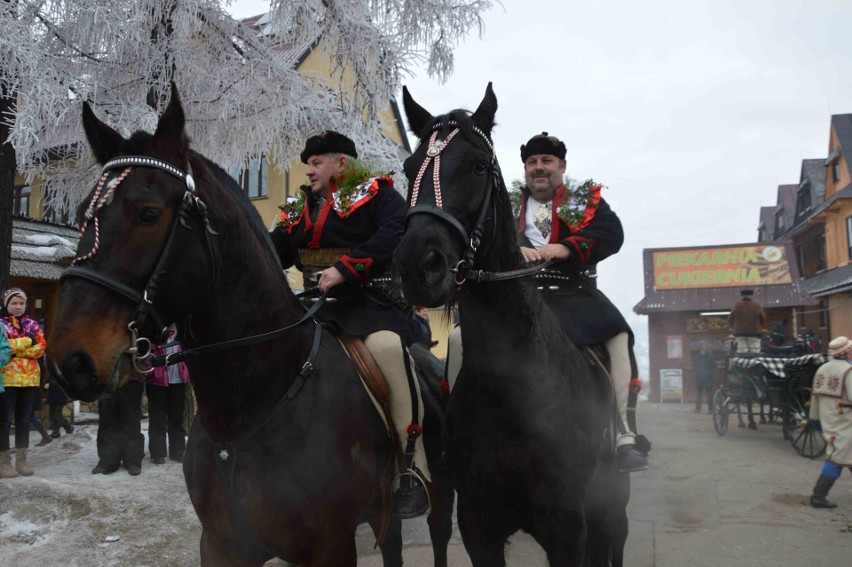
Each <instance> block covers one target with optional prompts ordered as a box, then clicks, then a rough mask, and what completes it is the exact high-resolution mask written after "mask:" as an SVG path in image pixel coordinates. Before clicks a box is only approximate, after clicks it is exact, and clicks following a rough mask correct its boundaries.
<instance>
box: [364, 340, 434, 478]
mask: <svg viewBox="0 0 852 567" xmlns="http://www.w3.org/2000/svg"><path fill="white" fill-rule="evenodd" d="M364 345H365V346H366V347H367V350H369V351H370V354H372V355H373V358H375V359H376V364H377V365H378V366H379V369H380V370H381V371H382V374H384V377H385V381H386V382H387V384H388V393H389V398H390V399H389V400H388V405H389V406H390V412H391V419H392V420H393V424H394V428H395V429H396V433H397V436H398V437H399V442H400V445H401V446H402V447H401V448H402V451H403V453H404V452H405V446H406V444H407V443H408V431H407V429H408V426H409V425H411V418H412V411H411V410H412V407H411V394H412V392H411V389H410V388H409V382H408V372H407V370H406V364H405V358H406V357H408V368H410V369H411V373H412V375H411V378H412V382H413V384H414V389H415V392H414V394H415V397H416V400H417V415H418V417H419V419H418V421H417V422H418V423H419V424H420V425H421V426H422V425H423V400H422V399H421V397H420V384H418V382H417V376H416V375H415V374H414V372H415V370H414V360H412V358H411V356H410V355H409V354H408V350H406V349H405V348H404V347H403V343H402V340H401V339H400V337H399V335H397V334H396V333H394V332H392V331H378V332H375V333H373V334H371V335H367V336H366V337H365V338H364ZM414 464H415V465H416V466H417V468H418V469H420V472H421V473H422V474H423V475H424V476H425V477H426V480H430V479H431V477H430V475H429V465H428V463H427V462H426V453H424V452H423V436H422V435H421V436H420V437H418V438H417V443H416V444H415V446H414ZM400 472H403V471H400Z"/></svg>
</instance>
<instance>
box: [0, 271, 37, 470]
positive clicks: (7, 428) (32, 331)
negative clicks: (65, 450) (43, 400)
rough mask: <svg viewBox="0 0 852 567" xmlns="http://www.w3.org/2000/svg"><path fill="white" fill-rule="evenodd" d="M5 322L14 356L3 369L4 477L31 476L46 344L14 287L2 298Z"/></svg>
mask: <svg viewBox="0 0 852 567" xmlns="http://www.w3.org/2000/svg"><path fill="white" fill-rule="evenodd" d="M0 322H2V324H3V326H4V328H5V331H6V335H7V336H8V338H9V345H10V346H11V349H12V357H11V359H10V360H9V363H8V364H6V365H5V366H4V367H3V370H2V374H3V387H4V388H5V390H6V392H5V394H4V395H3V409H4V413H3V419H2V422H0V478H14V477H16V476H18V475H23V476H30V475H32V474H33V472H34V471H33V469H32V467H30V465H29V464H27V449H28V448H29V444H30V423H29V416H30V413H32V408H33V402H34V401H35V397H36V396H37V395H39V387H40V385H41V369H40V368H39V364H38V359H39V358H41V357H42V356H44V349H45V346H46V341H45V340H44V333H43V332H42V330H41V327H39V324H38V322H36V320H35V319H32V318H30V317H29V315H28V314H27V294H26V293H24V290H22V289H20V288H17V287H13V288H10V289H7V290H6V291H4V292H3V295H2V311H0ZM13 421H14V422H15V466H14V468H13V467H12V464H11V456H10V454H9V452H10V446H9V434H10V432H11V429H12V422H13Z"/></svg>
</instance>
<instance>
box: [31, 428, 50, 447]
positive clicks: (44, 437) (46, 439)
mask: <svg viewBox="0 0 852 567" xmlns="http://www.w3.org/2000/svg"><path fill="white" fill-rule="evenodd" d="M38 432H39V433H41V441H39V442H38V443H36V444H35V446H36V447H44V446H45V445H47V444H48V443H50V442H51V441H53V439H52V438H51V437H50V435H48V434H47V429H45V427H44V425H42V426H41V427H39V428H38Z"/></svg>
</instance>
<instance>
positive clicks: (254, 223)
mask: <svg viewBox="0 0 852 567" xmlns="http://www.w3.org/2000/svg"><path fill="white" fill-rule="evenodd" d="M191 155H192V156H194V157H196V158H198V159H199V160H201V161H202V162H203V163H204V165H205V166H207V169H208V170H210V173H212V174H213V178H214V180H215V182H217V183H218V184H219V185H221V186H222V187H223V188H224V189H225V190H226V192H227V194H228V195H230V197H231V198H233V200H234V201H236V202H237V204H238V205H239V208H240V211H241V212H242V213H243V217H244V218H245V219H246V220H248V223H249V225H250V227H251V229H252V232H254V233H255V236H257V238H258V239H259V240H260V241H261V242H263V243H264V244H265V245H266V247H267V251H268V252H269V253H270V255H271V256H272V259H273V260H274V261H275V265H276V266H278V269H279V270H280V269H282V268H281V261H280V260H279V258H278V254H277V253H276V252H275V246H274V245H273V243H272V238H271V237H270V236H269V231H268V230H267V229H266V226H264V224H263V219H262V218H261V217H260V213H258V212H257V209H255V208H254V205H252V203H251V199H249V198H248V195H246V193H245V191H243V190H242V187H240V186H239V185H238V184H237V182H236V180H234V178H233V177H231V176H230V174H229V173H228V172H227V171H225V170H224V169H222V167H221V166H219V165H218V164H216V163H214V162H213V161H211V160H209V159H208V158H206V157H204V156H203V155H201V154H199V153H197V152H194V151H193V152H191ZM193 175H196V172H194V171H193ZM208 197H209V200H210V201H211V202H207V203H206V204H207V206H208V207H213V206H215V207H217V209H218V208H219V207H221V206H223V205H224V203H220V202H219V200H218V199H216V197H215V195H212V194H209V192H207V194H205V202H206V201H207V198H208ZM217 212H219V211H217ZM216 216H217V217H218V216H220V215H219V214H217V215H216Z"/></svg>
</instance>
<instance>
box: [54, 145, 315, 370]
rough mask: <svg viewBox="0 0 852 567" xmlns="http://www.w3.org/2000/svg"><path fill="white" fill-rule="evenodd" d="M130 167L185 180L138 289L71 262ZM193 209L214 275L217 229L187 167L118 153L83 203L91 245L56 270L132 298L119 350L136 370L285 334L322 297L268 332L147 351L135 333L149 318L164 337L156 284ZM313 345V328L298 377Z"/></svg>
mask: <svg viewBox="0 0 852 567" xmlns="http://www.w3.org/2000/svg"><path fill="white" fill-rule="evenodd" d="M133 167H143V168H149V169H158V170H160V171H165V172H166V173H168V174H170V175H172V176H173V177H175V178H177V179H179V180H180V181H182V182H184V184H185V185H186V189H185V191H184V194H183V197H182V199H181V203H180V207H179V209H178V214H177V215H175V220H174V222H173V223H172V227H171V232H170V233H169V238H168V240H167V241H166V244H165V246H164V247H163V250H162V252H161V253H160V257H159V259H158V261H157V264H156V267H155V268H154V270H153V272H152V273H151V277H150V278H149V279H148V283H147V284H145V287H144V289H143V290H142V291H140V290H138V289H135V288H133V287H130V286H128V285H127V284H125V283H124V282H121V281H119V280H117V279H115V278H113V277H110V276H107V275H105V274H102V273H100V272H97V271H95V270H92V269H90V268H85V267H83V266H77V265H74V264H76V263H77V262H78V261H81V260H86V259H89V258H91V257H92V256H94V255H95V254H96V253H97V250H98V247H99V244H100V234H99V225H98V217H97V213H98V211H99V210H100V209H101V208H103V207H104V206H106V205H107V204H109V202H110V201H111V197H112V192H113V191H114V190H115V189H116V188H117V187H118V185H119V184H120V183H121V181H123V179H124V177H126V176H127V174H128V173H129V172H130V169H131V168H133ZM115 169H124V171H123V172H122V174H121V175H120V176H119V177H118V178H113V179H112V180H111V181H110V182H109V183H107V180H108V178H109V172H110V171H112V170H115ZM105 184H106V191H105V192H104V191H103V189H104V187H105ZM102 193H103V195H102ZM193 213H194V214H195V215H196V216H197V217H198V218H199V219H200V221H201V223H202V224H203V226H204V236H205V239H206V242H207V249H208V253H209V256H210V261H211V263H212V264H213V272H214V274H215V271H216V266H215V256H214V255H213V250H212V244H211V242H210V237H211V236H218V233H217V232H216V231H215V230H214V229H213V227H212V226H211V225H210V221H209V219H208V217H207V205H206V204H205V203H204V201H203V200H202V199H201V198H200V197H199V196H198V195H197V194H196V192H195V180H194V179H193V177H192V168H191V166H189V164H187V171H186V172H184V171H182V170H180V169H178V168H177V167H175V166H173V165H171V164H170V163H167V162H165V161H162V160H159V159H157V158H151V157H146V156H122V157H119V158H116V159H113V160H110V161H108V162H107V163H105V164H104V166H103V169H102V172H101V178H100V180H99V181H98V185H97V187H96V189H95V193H94V194H93V196H92V201H91V202H90V204H89V208H88V210H87V211H86V213H85V221H84V224H83V227H82V228H81V230H80V232H81V235H82V233H83V232H84V231H85V230H86V227H87V226H88V225H89V223H90V222H92V223H93V224H94V226H95V243H94V245H93V247H92V250H91V251H90V252H89V253H88V254H86V255H84V256H79V257H77V258H75V259H74V261H73V262H72V265H71V266H69V267H68V268H66V269H65V270H63V271H62V275H61V276H60V278H59V281H60V282H61V281H64V280H66V279H68V278H80V279H84V280H87V281H89V282H92V283H95V284H97V285H99V286H101V287H105V288H107V289H109V290H110V291H113V292H115V293H117V294H119V295H121V296H122V297H124V298H126V299H128V300H130V301H131V302H132V303H135V304H136V310H135V312H134V314H133V316H132V317H131V320H130V322H129V323H128V324H127V328H128V330H129V331H130V346H129V347H128V348H127V350H126V351H125V353H126V354H130V355H131V356H132V358H133V365H134V367H135V368H136V370H137V371H138V372H141V373H145V374H147V373H149V372H151V371H152V370H153V368H154V367H158V366H170V365H172V364H177V363H179V362H181V361H183V360H185V359H186V358H188V357H191V356H200V355H204V354H210V353H213V352H218V351H223V350H230V349H235V348H240V347H245V346H249V345H254V344H258V343H262V342H267V341H271V340H274V339H276V338H278V337H280V336H282V335H283V334H285V333H286V332H287V331H289V330H290V329H293V328H294V327H297V326H298V325H301V324H302V323H304V322H305V321H308V320H310V319H312V318H313V316H314V314H315V313H316V312H317V311H318V310H319V309H320V308H321V307H322V305H323V304H324V303H325V300H326V297H325V295H323V296H321V297H320V298H319V299H317V300H316V302H315V303H314V304H313V305H312V306H311V308H310V309H308V310H306V312H305V313H304V314H303V315H302V316H301V317H300V318H299V320H298V321H296V322H295V323H293V324H291V325H288V326H286V327H282V328H279V329H276V330H274V331H270V332H267V333H260V334H257V335H251V336H248V337H243V338H240V339H234V340H230V341H222V342H219V343H213V344H209V345H204V346H201V347H198V348H195V349H187V350H184V351H181V352H178V353H174V354H170V355H166V356H161V357H156V356H153V354H152V349H151V341H150V339H148V338H146V337H144V336H139V335H140V333H141V332H142V329H143V328H144V325H145V323H146V322H147V321H148V320H149V319H150V320H151V321H152V323H153V324H154V326H155V328H156V329H157V331H158V332H159V333H160V335H159V336H160V338H162V337H164V336H165V335H166V333H167V330H168V325H167V324H166V323H165V322H164V320H163V317H161V316H160V314H159V313H158V312H157V310H156V308H155V307H154V299H155V297H156V295H157V292H158V290H159V289H160V287H161V283H162V280H163V276H164V275H165V267H166V265H167V262H168V260H169V258H170V256H171V253H172V250H173V249H174V248H175V242H176V240H177V238H176V237H177V232H178V227H182V228H185V229H187V230H192V228H191V227H190V226H189V223H188V218H189V215H190V214H193ZM314 324H315V325H317V327H318V328H319V325H318V323H316V321H314ZM318 344H319V339H318V332H316V333H315V334H314V345H313V348H312V349H311V353H310V355H309V357H308V360H307V361H306V362H305V364H304V365H303V366H302V370H301V371H300V373H299V375H300V377H301V381H304V380H305V379H306V378H307V375H308V374H310V371H311V369H312V368H313V361H314V358H315V357H316V351H317V349H318ZM146 360H149V362H150V364H151V368H150V369H149V368H147V367H146V366H145V364H144V363H145V361H146ZM297 381H299V380H297Z"/></svg>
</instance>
